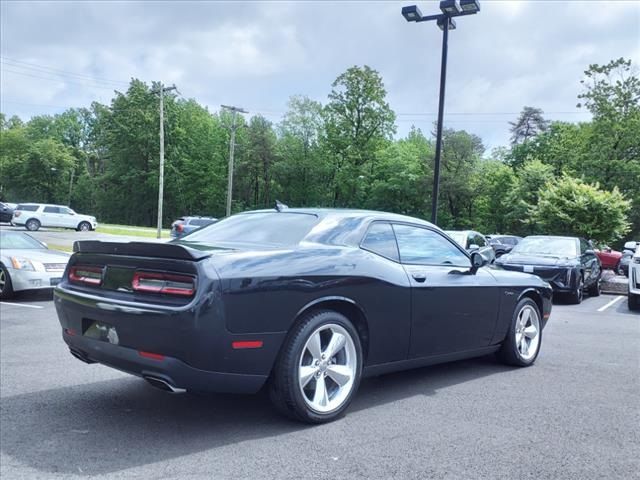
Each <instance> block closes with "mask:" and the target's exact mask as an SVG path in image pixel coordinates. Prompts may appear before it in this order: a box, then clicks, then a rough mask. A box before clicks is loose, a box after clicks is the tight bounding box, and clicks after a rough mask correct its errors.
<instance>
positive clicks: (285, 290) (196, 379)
mask: <svg viewBox="0 0 640 480" xmlns="http://www.w3.org/2000/svg"><path fill="white" fill-rule="evenodd" d="M74 251H75V253H74V254H73V256H72V257H71V259H70V261H69V264H68V266H67V270H66V272H65V274H64V277H63V279H62V281H61V282H60V284H59V285H58V286H57V287H56V289H55V306H56V309H57V312H58V316H59V319H60V323H61V325H62V335H63V339H64V341H65V342H66V343H67V344H68V346H69V349H70V351H71V354H72V355H74V356H75V357H77V358H78V359H80V360H82V361H84V362H86V363H95V362H99V363H102V364H105V365H108V366H111V367H113V368H117V369H119V370H122V371H125V372H128V373H131V374H134V375H138V376H141V377H143V378H144V379H146V380H147V381H148V382H149V383H150V384H152V385H153V386H156V387H158V388H161V389H163V390H167V391H171V392H181V391H185V390H191V391H214V392H215V391H218V392H245V393H252V392H257V391H258V390H259V389H261V388H262V387H263V386H264V385H267V387H268V389H269V391H270V394H271V398H272V400H273V402H274V404H275V405H276V407H278V409H279V410H280V411H282V412H283V413H285V414H286V415H288V416H290V417H293V418H296V419H299V420H302V421H306V422H311V423H320V422H325V421H329V420H332V419H334V418H335V417H336V416H338V415H340V414H341V413H342V412H343V411H344V410H345V409H346V408H347V406H348V405H349V403H350V401H351V399H352V398H353V396H354V394H355V392H356V391H357V389H358V384H359V383H360V379H361V378H362V377H363V376H370V375H378V374H383V373H387V372H392V371H397V370H403V369H408V368H413V367H419V366H423V365H429V364H434V363H439V362H447V361H451V360H458V359H462V358H468V357H473V356H479V355H486V354H489V353H492V352H497V354H498V357H499V358H500V359H501V360H502V361H504V362H506V363H508V364H511V365H518V366H527V365H531V364H532V363H533V362H534V361H535V359H536V357H537V355H538V352H539V351H540V345H541V338H542V329H543V328H544V326H545V324H546V322H547V320H548V318H549V314H550V312H551V295H552V293H551V287H550V286H549V284H547V283H546V282H545V281H543V280H541V279H540V278H538V277H536V276H533V275H528V274H524V273H517V272H508V271H503V270H495V269H489V268H482V267H483V259H482V257H481V256H480V255H479V254H477V253H475V252H474V253H473V254H471V255H469V254H468V253H467V252H465V251H464V250H463V249H462V248H461V247H460V246H459V245H458V244H457V243H456V242H454V241H453V240H452V239H450V238H449V237H447V235H445V234H444V233H443V232H442V231H441V230H440V229H439V228H437V227H435V226H433V225H432V224H430V223H428V222H425V221H422V220H418V219H415V218H411V217H406V216H402V215H394V214H388V213H381V212H371V211H354V210H331V209H284V208H279V209H276V210H269V211H267V210H261V211H253V212H246V213H242V214H238V215H234V216H231V217H229V218H226V219H224V220H222V221H220V222H219V223H216V224H213V225H211V226H209V227H206V228H203V229H201V230H199V231H197V232H194V233H192V234H190V235H188V236H186V237H183V238H182V239H180V240H176V241H173V242H170V243H139V242H132V243H105V242H98V241H80V242H76V244H75V246H74Z"/></svg>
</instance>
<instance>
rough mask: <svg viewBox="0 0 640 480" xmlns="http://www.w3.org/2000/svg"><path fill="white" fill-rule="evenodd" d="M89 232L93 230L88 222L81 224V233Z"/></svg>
mask: <svg viewBox="0 0 640 480" xmlns="http://www.w3.org/2000/svg"><path fill="white" fill-rule="evenodd" d="M89 230H91V225H89V224H88V223H87V222H82V223H81V224H80V231H81V232H88V231H89Z"/></svg>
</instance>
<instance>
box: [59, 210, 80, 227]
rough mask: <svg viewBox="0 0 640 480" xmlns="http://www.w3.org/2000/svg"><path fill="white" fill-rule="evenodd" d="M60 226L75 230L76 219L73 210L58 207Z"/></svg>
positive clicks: (76, 225)
mask: <svg viewBox="0 0 640 480" xmlns="http://www.w3.org/2000/svg"><path fill="white" fill-rule="evenodd" d="M60 226H61V227H65V228H77V227H78V219H77V218H76V214H75V213H74V211H73V210H71V209H70V208H66V207H60Z"/></svg>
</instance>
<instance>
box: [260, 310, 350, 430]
mask: <svg viewBox="0 0 640 480" xmlns="http://www.w3.org/2000/svg"><path fill="white" fill-rule="evenodd" d="M327 325H337V326H339V327H341V328H342V329H344V331H345V332H346V333H347V334H348V335H349V337H350V338H351V340H352V341H353V346H354V347H355V361H356V362H357V363H356V367H355V374H354V376H353V383H352V386H351V389H350V391H348V395H347V396H346V398H345V399H344V400H342V402H341V403H340V404H339V406H336V408H335V409H333V410H331V411H330V412H327V413H320V412H317V411H315V410H313V409H312V408H311V407H310V406H309V405H308V404H307V402H306V401H305V398H304V397H303V395H304V394H303V390H302V388H300V384H299V373H298V370H299V366H300V361H301V358H303V354H304V352H303V349H304V348H305V345H306V343H307V341H308V340H309V339H310V338H311V336H312V335H314V334H315V333H316V332H317V331H318V330H319V329H321V328H322V327H323V326H327ZM362 358H363V357H362V346H361V344H360V337H359V336H358V331H357V330H356V328H355V327H354V326H353V324H352V323H351V322H350V321H349V319H348V318H347V317H345V316H344V315H342V314H340V313H338V312H334V311H332V310H320V311H316V312H311V313H310V314H307V315H305V316H304V317H302V318H301V319H300V321H299V322H297V323H296V325H295V326H294V327H293V329H292V330H291V331H290V332H289V335H288V336H287V339H286V340H285V342H284V344H283V346H282V350H281V351H280V354H279V356H278V359H277V360H276V364H275V366H274V369H273V372H272V375H271V378H270V381H269V396H270V398H271V401H272V402H273V404H274V406H275V407H276V409H277V410H278V411H279V412H280V413H282V414H283V415H285V416H287V417H289V418H291V419H294V420H298V421H301V422H305V423H312V424H318V423H325V422H330V421H332V420H335V419H336V418H338V417H339V416H340V415H342V413H343V412H344V411H345V410H346V409H347V407H348V406H349V404H350V403H351V400H352V399H353V397H354V395H355V393H356V392H357V390H358V386H359V385H360V378H361V376H362ZM312 381H314V380H312ZM323 382H324V380H323ZM336 385H337V384H336Z"/></svg>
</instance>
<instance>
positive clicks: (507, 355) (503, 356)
mask: <svg viewBox="0 0 640 480" xmlns="http://www.w3.org/2000/svg"><path fill="white" fill-rule="evenodd" d="M526 309H531V310H530V311H534V312H535V314H536V315H537V321H538V333H537V337H538V339H537V340H538V343H537V345H536V347H535V352H532V353H533V355H532V356H531V357H528V356H527V357H525V356H523V354H522V353H521V350H520V348H519V346H518V336H517V334H518V330H519V328H518V323H519V316H520V314H521V312H523V311H524V310H526ZM532 323H533V321H532ZM529 345H531V343H530V344H529ZM541 346H542V314H541V313H540V310H539V309H538V305H536V302H534V301H533V300H532V299H531V298H528V297H525V298H523V299H522V300H520V301H519V302H518V304H517V305H516V308H515V310H514V312H513V316H512V317H511V325H509V331H508V332H507V336H506V338H505V340H504V342H502V346H501V347H500V350H498V352H497V357H498V359H499V360H500V361H501V362H502V363H506V364H507V365H514V366H517V367H528V366H530V365H533V363H534V362H535V361H536V358H538V354H539V353H540V348H541Z"/></svg>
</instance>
